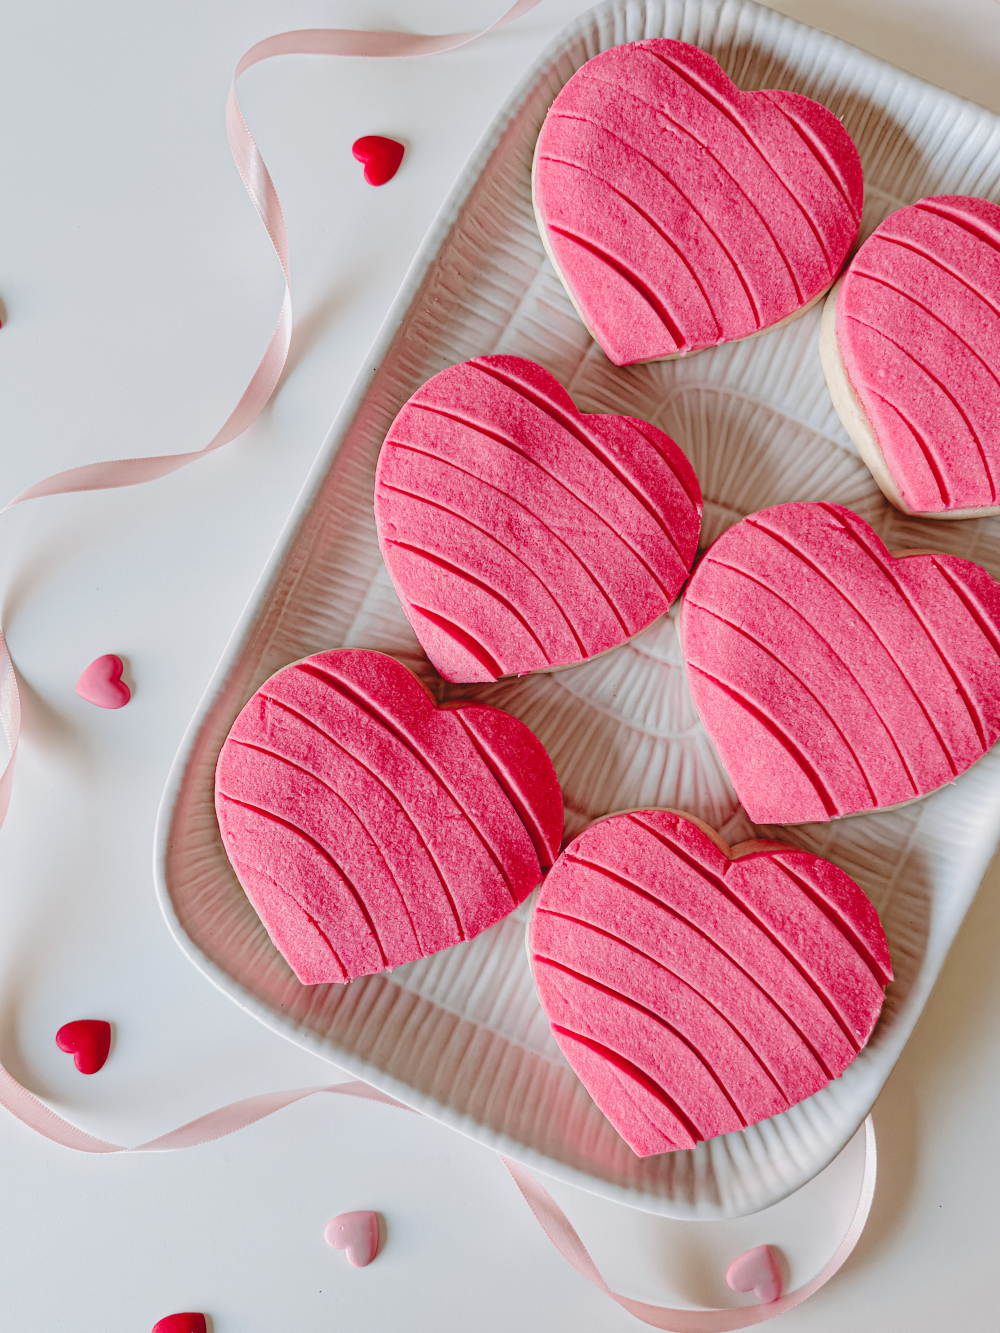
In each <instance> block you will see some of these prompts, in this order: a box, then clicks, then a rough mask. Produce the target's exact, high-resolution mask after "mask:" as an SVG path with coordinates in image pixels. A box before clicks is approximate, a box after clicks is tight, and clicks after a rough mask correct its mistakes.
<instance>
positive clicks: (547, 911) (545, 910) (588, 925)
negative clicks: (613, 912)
mask: <svg viewBox="0 0 1000 1333" xmlns="http://www.w3.org/2000/svg"><path fill="white" fill-rule="evenodd" d="M539 913H541V914H542V915H543V916H553V917H558V919H559V920H560V921H568V922H571V923H572V924H573V925H576V926H579V927H580V928H581V930H584V931H587V932H589V933H590V934H594V935H602V936H603V937H604V938H605V939H607V940H611V941H612V942H613V943H615V944H617V945H619V946H620V947H621V948H623V949H627V950H628V952H629V953H631V954H635V956H636V957H637V958H643V959H645V960H646V962H647V963H651V964H652V966H653V967H656V968H659V970H660V971H661V972H666V974H667V975H668V976H670V977H673V978H674V980H675V981H679V982H680V983H681V985H682V986H687V987H688V989H690V990H692V991H694V993H695V995H697V996H698V997H699V999H701V1000H702V1001H703V1002H704V1003H705V1004H706V1005H707V1006H708V1007H709V1008H710V1009H711V1010H712V1011H713V1012H714V1013H715V1014H717V1015H718V1017H719V1018H720V1019H721V1020H722V1022H723V1023H725V1024H726V1026H727V1027H728V1028H730V1029H731V1030H732V1031H733V1032H734V1033H735V1035H736V1036H737V1038H738V1039H739V1041H740V1042H741V1043H742V1044H743V1045H744V1046H745V1047H746V1049H747V1050H748V1051H749V1052H750V1054H751V1055H752V1056H753V1058H754V1060H756V1062H757V1064H758V1065H760V1067H761V1070H762V1072H763V1073H764V1075H765V1077H766V1078H767V1079H768V1080H769V1081H770V1082H771V1083H773V1084H774V1086H775V1088H777V1090H778V1092H780V1093H781V1095H782V1097H784V1099H785V1101H786V1102H787V1101H789V1096H788V1093H787V1092H786V1091H785V1089H784V1088H783V1087H782V1086H781V1084H780V1082H779V1081H778V1077H777V1075H776V1074H775V1073H774V1072H773V1071H772V1070H771V1068H770V1066H769V1065H768V1063H767V1060H766V1059H765V1058H764V1056H762V1055H761V1053H760V1052H759V1051H758V1050H757V1049H756V1048H755V1047H754V1046H753V1045H752V1044H751V1042H750V1038H749V1037H748V1036H747V1035H746V1033H745V1032H743V1031H741V1029H740V1028H738V1027H737V1026H736V1024H735V1023H734V1022H733V1020H732V1019H731V1018H729V1017H728V1016H727V1015H726V1014H724V1013H723V1012H722V1010H721V1009H720V1008H719V1007H718V1005H717V1004H716V1003H715V1002H714V1001H713V1000H711V999H709V997H708V996H707V995H706V994H705V993H704V991H702V990H701V989H699V987H698V986H696V985H695V984H694V982H693V981H692V980H690V979H689V978H688V977H682V976H681V975H680V973H679V972H675V971H674V969H673V968H671V967H667V965H666V963H662V962H660V960H659V959H658V958H654V957H653V956H652V955H651V954H648V953H646V952H645V951H644V950H643V949H640V948H638V947H637V946H636V945H634V944H631V943H630V942H629V941H628V940H624V939H622V937H621V936H620V935H615V934H614V933H613V932H612V931H610V930H603V929H602V928H601V927H600V926H595V925H594V924H593V922H591V921H584V920H583V919H582V918H581V917H576V916H567V915H566V913H565V912H556V911H554V910H553V909H552V908H551V907H538V908H536V909H535V915H536V916H537V915H538V914H539ZM670 915H671V916H672V915H674V914H673V913H670ZM691 929H692V930H693V929H694V927H693V926H692V927H691ZM698 933H699V934H700V933H701V932H700V931H699V932H698ZM702 938H703V939H704V938H706V937H705V936H702ZM708 942H709V943H711V941H708ZM714 947H715V949H716V952H717V953H721V950H720V949H719V948H718V946H717V945H716V946H714ZM534 956H535V957H536V958H546V959H548V961H549V962H552V963H557V962H558V961H559V960H558V959H555V958H552V957H551V956H550V955H548V954H538V953H536V954H535V955H534ZM744 975H746V974H745V973H744ZM748 979H749V978H748ZM594 980H596V978H594ZM753 985H754V987H755V989H757V990H760V987H759V986H758V985H757V983H756V982H753ZM760 993H761V994H762V995H764V992H763V991H761V992H760ZM623 998H625V997H624V996H623ZM765 998H767V999H770V997H769V996H765ZM771 1005H772V1007H773V1008H775V1009H777V1010H778V1013H779V1014H781V1015H782V1017H785V1014H784V1012H783V1011H782V1010H781V1009H778V1006H777V1005H776V1004H775V1003H774V1001H773V1000H771Z"/></svg>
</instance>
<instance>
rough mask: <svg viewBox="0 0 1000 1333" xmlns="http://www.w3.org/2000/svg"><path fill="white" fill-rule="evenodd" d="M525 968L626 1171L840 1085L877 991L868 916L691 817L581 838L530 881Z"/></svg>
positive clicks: (878, 945)
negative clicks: (533, 893)
mask: <svg viewBox="0 0 1000 1333" xmlns="http://www.w3.org/2000/svg"><path fill="white" fill-rule="evenodd" d="M528 954H529V957H530V959H531V967H532V975H533V977H534V981H535V988H536V990H537V992H538V998H539V1000H540V1001H541V1005H542V1008H543V1009H544V1010H545V1013H546V1016H547V1017H548V1020H549V1023H550V1025H551V1027H552V1032H553V1035H554V1037H555V1039H556V1041H557V1042H558V1044H559V1046H560V1049H561V1050H562V1052H563V1054H564V1055H565V1057H566V1059H567V1060H568V1061H569V1063H570V1064H571V1065H572V1066H573V1068H574V1069H575V1070H576V1073H577V1074H578V1076H579V1078H580V1080H581V1082H582V1083H583V1084H584V1086H585V1087H586V1089H587V1091H588V1092H589V1093H590V1095H591V1096H592V1097H593V1099H594V1101H595V1102H596V1103H597V1105H598V1106H599V1107H600V1108H601V1110H602V1111H603V1112H604V1114H605V1115H606V1116H607V1118H608V1119H609V1120H610V1121H611V1123H612V1124H613V1125H614V1127H615V1128H616V1129H617V1130H618V1133H619V1134H621V1136H622V1138H623V1139H625V1141H626V1142H627V1143H628V1144H629V1146H630V1147H631V1148H632V1149H633V1151H634V1152H636V1153H637V1154H638V1155H639V1156H640V1157H647V1156H649V1155H650V1154H651V1153H660V1152H670V1151H672V1150H674V1149H677V1148H693V1147H694V1145H695V1144H696V1143H698V1142H700V1141H701V1140H702V1139H708V1138H712V1137H713V1136H714V1135H716V1134H725V1133H728V1132H730V1131H732V1130H740V1129H743V1128H745V1127H746V1126H747V1125H752V1124H755V1123H756V1122H757V1121H758V1120H763V1119H765V1118H766V1117H768V1116H772V1115H776V1114H778V1113H779V1112H781V1111H786V1110H787V1109H788V1108H789V1106H791V1105H793V1104H794V1103H795V1102H798V1101H801V1100H802V1099H803V1098H804V1097H808V1096H810V1095H811V1094H812V1093H814V1092H816V1091H817V1090H818V1089H820V1088H822V1087H825V1086H826V1084H827V1083H828V1082H829V1081H830V1080H831V1079H833V1078H836V1077H837V1076H838V1075H840V1074H841V1073H843V1071H844V1069H845V1068H846V1067H847V1065H848V1064H849V1063H850V1062H851V1060H853V1059H854V1057H855V1056H856V1055H857V1053H858V1051H860V1050H861V1048H862V1047H863V1046H864V1044H865V1042H866V1041H867V1040H868V1038H869V1036H870V1035H871V1032H872V1029H873V1028H874V1026H875V1022H876V1020H877V1019H878V1016H879V1012H880V1011H881V1008H882V999H883V989H882V988H883V987H884V986H885V985H886V984H887V983H888V982H889V981H891V980H892V968H891V965H890V962H889V951H888V947H887V945H886V942H885V935H884V934H883V932H882V927H881V925H880V923H879V919H878V916H877V915H876V913H875V909H874V908H873V907H872V905H871V903H870V902H869V901H868V899H867V898H866V897H865V895H864V894H863V893H862V892H861V890H860V889H859V888H858V886H857V885H856V884H855V883H854V881H853V880H852V879H850V878H849V877H848V876H847V875H845V874H844V872H843V871H842V870H840V869H838V868H837V867H836V866H834V865H831V864H830V862H829V861H824V860H822V858H820V857H818V856H813V855H812V854H810V853H809V852H803V851H799V849H798V848H796V847H792V846H790V845H789V844H788V843H781V842H762V841H756V842H747V843H741V844H739V845H738V846H736V847H733V848H729V847H728V846H727V845H726V843H725V842H724V841H723V839H722V838H721V837H720V836H719V835H718V834H717V833H716V832H715V831H714V829H710V828H709V827H708V826H707V825H706V824H702V823H701V821H700V820H694V819H692V818H690V817H689V816H685V815H681V814H678V813H677V812H676V811H673V810H638V811H633V812H631V813H629V814H621V815H611V816H610V817H609V818H607V819H602V820H599V821H598V822H597V823H596V824H592V825H591V826H590V828H588V829H587V830H586V831H585V832H584V833H582V834H581V835H580V836H579V837H578V838H576V839H574V841H573V842H571V843H570V844H569V846H568V847H567V848H566V849H565V851H564V852H563V854H562V855H561V856H560V857H559V860H558V861H557V862H556V864H555V866H554V867H553V868H552V870H551V871H550V872H549V874H548V875H547V876H546V878H545V880H544V881H543V883H542V885H541V888H540V889H539V891H538V895H537V898H536V901H535V908H534V912H533V915H532V917H531V920H530V922H529V925H528Z"/></svg>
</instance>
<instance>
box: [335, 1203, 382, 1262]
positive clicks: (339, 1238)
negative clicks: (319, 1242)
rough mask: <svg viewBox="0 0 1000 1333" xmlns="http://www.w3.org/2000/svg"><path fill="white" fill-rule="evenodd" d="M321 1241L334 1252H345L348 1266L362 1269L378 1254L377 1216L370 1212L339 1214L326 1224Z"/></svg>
mask: <svg viewBox="0 0 1000 1333" xmlns="http://www.w3.org/2000/svg"><path fill="white" fill-rule="evenodd" d="M323 1239H324V1240H325V1241H326V1243H327V1245H330V1246H332V1247H333V1248H334V1249H335V1250H346V1251H347V1262H348V1263H349V1264H353V1265H354V1267H355V1268H364V1267H365V1265H366V1264H370V1263H371V1261H372V1260H373V1259H374V1258H375V1256H376V1254H378V1215H377V1214H376V1213H371V1212H358V1213H341V1214H340V1215H339V1216H338V1217H335V1218H334V1219H333V1220H332V1221H331V1222H327V1224H326V1227H325V1228H324V1230H323Z"/></svg>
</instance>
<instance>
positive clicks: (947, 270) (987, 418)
mask: <svg viewBox="0 0 1000 1333" xmlns="http://www.w3.org/2000/svg"><path fill="white" fill-rule="evenodd" d="M998 309H1000V208H998V207H997V205H996V204H992V203H989V202H988V201H987V200H985V199H970V198H963V197H961V196H955V197H952V196H942V197H940V198H934V199H921V200H920V201H919V203H917V204H916V205H914V206H913V207H911V208H900V209H898V210H897V211H896V212H895V213H890V215H889V216H888V217H887V218H886V220H885V221H884V222H883V223H882V224H881V226H879V227H878V228H876V230H875V231H874V232H873V233H872V235H871V236H869V238H868V240H867V241H865V243H864V245H863V246H862V247H861V249H860V250H859V251H858V253H857V254H856V255H855V256H854V259H853V260H852V261H851V266H850V268H849V269H848V270H847V272H846V274H845V275H844V278H843V281H842V283H841V284H840V289H839V291H838V294H837V302H836V343H837V346H838V348H839V351H840V355H841V357H842V359H843V363H844V366H845V367H846V370H847V375H848V379H849V382H850V385H851V386H852V387H853V389H854V393H855V394H856V395H857V398H858V399H859V400H860V406H861V409H862V412H863V413H864V415H865V416H866V417H867V419H868V422H869V425H870V427H871V430H872V432H873V434H874V437H875V442H876V448H877V449H878V450H879V451H880V452H881V455H882V459H883V466H884V467H885V468H888V471H889V473H890V475H891V483H892V484H890V486H889V488H888V489H887V488H886V486H885V484H884V482H883V477H882V476H880V473H879V469H878V459H877V458H876V461H875V466H873V468H872V470H873V472H874V473H875V477H876V480H877V481H879V484H880V485H882V487H883V490H885V491H886V494H887V495H888V497H889V499H890V500H892V502H893V503H894V504H897V505H899V507H900V508H904V509H906V510H907V511H908V512H910V513H922V514H937V515H940V516H943V517H948V516H949V514H950V512H951V511H954V510H965V509H981V508H985V509H991V510H992V511H993V512H994V513H996V512H997V506H998V504H1000V382H998V377H1000V314H998ZM831 383H832V382H831ZM834 402H835V405H836V406H837V408H838V411H840V410H841V404H840V403H839V402H838V401H837V397H836V393H835V392H834ZM844 420H845V424H848V416H847V414H844ZM856 442H857V443H858V446H859V448H860V449H861V452H862V456H863V457H865V461H866V462H868V461H869V460H868V458H867V456H866V455H865V451H864V448H863V445H862V442H861V441H860V440H857V441H856Z"/></svg>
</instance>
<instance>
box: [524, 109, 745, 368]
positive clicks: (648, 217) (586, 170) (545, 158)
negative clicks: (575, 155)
mask: <svg viewBox="0 0 1000 1333" xmlns="http://www.w3.org/2000/svg"><path fill="white" fill-rule="evenodd" d="M565 119H570V117H565ZM540 160H541V161H542V162H555V163H557V164H558V165H559V166H562V167H569V168H570V169H571V170H572V171H580V172H582V173H583V174H584V175H585V176H590V177H591V178H592V179H593V180H596V181H600V182H601V184H602V185H604V186H605V187H606V188H607V189H608V190H610V191H611V193H612V194H615V195H617V196H618V198H619V199H620V200H621V201H622V203H624V204H627V205H628V207H629V208H631V209H632V210H633V211H634V212H636V213H638V215H639V217H641V218H642V219H643V220H644V221H645V222H648V223H649V225H650V227H652V229H653V230H654V231H655V232H656V234H657V235H658V236H659V237H660V238H661V239H662V240H663V241H665V242H666V244H667V245H668V246H669V247H670V249H671V250H673V252H674V254H675V255H676V256H677V258H678V259H679V260H680V261H681V263H682V264H683V265H684V267H685V268H686V269H687V271H688V272H689V273H690V275H691V277H692V279H693V281H694V284H695V286H696V287H697V288H698V290H699V291H700V292H701V295H702V298H703V299H704V302H705V305H706V306H707V307H708V313H709V314H710V315H711V317H712V322H713V323H714V324H715V331H716V333H717V334H718V335H719V337H720V338H721V337H722V325H721V324H720V323H719V317H718V316H717V315H716V313H715V311H714V310H713V309H712V303H711V301H710V300H709V299H708V293H707V292H706V291H705V288H704V287H703V286H702V282H701V279H700V278H699V277H698V274H697V273H696V272H695V269H694V267H693V266H692V264H691V261H690V260H689V259H688V257H687V256H686V255H685V254H684V252H683V250H681V249H680V248H679V246H678V245H677V244H676V243H675V242H674V241H673V240H672V239H671V237H670V236H669V235H668V234H667V233H666V232H665V231H664V230H663V228H662V227H661V226H660V224H659V223H658V222H657V221H656V219H655V218H654V217H653V216H652V214H651V213H647V212H646V210H645V209H644V208H642V207H641V206H640V205H639V204H638V203H636V201H635V200H634V199H632V198H631V197H630V196H629V195H627V194H623V193H622V191H621V190H619V189H617V188H616V187H615V186H614V185H612V184H611V182H610V181H609V180H606V179H605V178H604V177H603V176H598V174H597V172H596V171H593V170H592V169H591V168H590V167H583V166H580V164H579V163H578V162H570V161H568V160H567V159H566V158H564V157H553V156H552V154H551V153H542V154H541V155H540ZM647 160H648V159H647ZM678 193H680V191H678ZM563 234H564V235H565V234H566V233H563ZM678 332H680V326H678ZM683 341H684V342H686V341H687V337H686V336H685V338H684V339H683Z"/></svg>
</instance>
